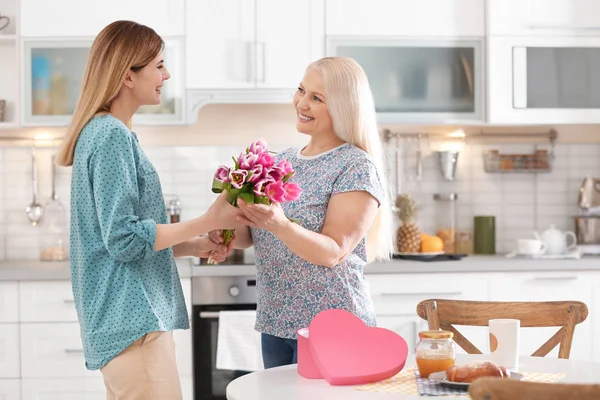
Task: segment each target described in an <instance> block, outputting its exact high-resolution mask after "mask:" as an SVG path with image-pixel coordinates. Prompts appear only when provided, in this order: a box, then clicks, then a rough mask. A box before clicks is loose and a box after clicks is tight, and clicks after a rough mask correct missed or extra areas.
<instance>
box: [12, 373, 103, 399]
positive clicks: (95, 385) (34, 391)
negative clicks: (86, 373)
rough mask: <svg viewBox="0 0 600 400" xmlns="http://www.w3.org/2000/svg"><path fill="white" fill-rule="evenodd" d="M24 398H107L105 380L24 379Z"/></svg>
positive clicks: (100, 378)
mask: <svg viewBox="0 0 600 400" xmlns="http://www.w3.org/2000/svg"><path fill="white" fill-rule="evenodd" d="M23 400H106V389H105V387H104V380H103V379H102V377H99V378H76V379H23Z"/></svg>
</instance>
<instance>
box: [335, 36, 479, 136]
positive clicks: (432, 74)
mask: <svg viewBox="0 0 600 400" xmlns="http://www.w3.org/2000/svg"><path fill="white" fill-rule="evenodd" d="M327 54H328V55H333V56H344V57H350V58H353V59H355V60H356V61H357V62H358V63H359V64H360V65H361V66H362V68H363V69H364V71H365V73H366V75H367V77H368V79H369V84H370V86H371V91H372V92H373V99H374V101H375V109H376V111H377V120H378V122H379V123H381V124H396V123H425V124H431V123H434V122H438V123H459V124H460V123H473V122H479V123H481V122H482V121H483V120H484V118H485V115H484V91H483V89H484V86H485V84H484V82H485V81H484V79H483V76H484V54H483V39H448V38H436V39H432V38H430V39H418V38H410V39H393V38H384V37H368V38H367V37H360V38H350V37H347V38H346V37H330V38H329V40H328V42H327Z"/></svg>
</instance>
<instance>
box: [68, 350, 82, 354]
mask: <svg viewBox="0 0 600 400" xmlns="http://www.w3.org/2000/svg"><path fill="white" fill-rule="evenodd" d="M65 354H83V349H65Z"/></svg>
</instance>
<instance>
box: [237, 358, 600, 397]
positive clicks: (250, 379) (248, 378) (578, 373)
mask: <svg viewBox="0 0 600 400" xmlns="http://www.w3.org/2000/svg"><path fill="white" fill-rule="evenodd" d="M481 359H485V356H482V355H464V354H461V355H458V356H457V364H464V363H468V362H470V361H474V360H481ZM414 365H415V361H414V358H412V359H409V360H408V361H407V367H411V366H414ZM519 370H520V371H527V372H549V373H563V374H565V378H564V379H563V380H561V381H560V382H564V383H567V382H570V383H600V363H592V362H587V361H573V360H562V359H557V358H551V357H547V358H546V357H529V356H522V357H520V360H519ZM391 397H393V398H394V399H398V400H408V399H418V398H421V397H420V396H415V395H407V394H404V395H403V394H393V395H390V393H378V392H363V391H358V390H355V389H354V386H331V385H329V384H328V383H327V382H326V381H325V380H322V379H306V378H303V377H302V376H300V375H298V372H297V365H296V364H293V365H287V366H284V367H278V368H271V369H268V370H264V371H257V372H253V373H251V374H247V375H244V376H242V377H240V378H237V379H235V380H234V381H232V382H231V383H230V384H229V385H228V386H227V399H228V400H281V399H285V400H385V399H387V400H390V398H391ZM426 398H427V399H446V400H447V399H448V398H449V397H448V396H439V397H432V396H428V397H426Z"/></svg>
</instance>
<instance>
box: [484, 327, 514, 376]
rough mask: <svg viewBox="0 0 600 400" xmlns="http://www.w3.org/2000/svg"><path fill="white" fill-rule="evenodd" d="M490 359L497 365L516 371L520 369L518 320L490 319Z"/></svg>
mask: <svg viewBox="0 0 600 400" xmlns="http://www.w3.org/2000/svg"><path fill="white" fill-rule="evenodd" d="M488 325H489V329H490V358H491V361H492V362H494V363H495V364H498V365H501V366H503V367H506V368H508V369H513V370H516V369H518V367H519V329H520V328H521V321H520V320H518V319H490V321H489V322H488Z"/></svg>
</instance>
